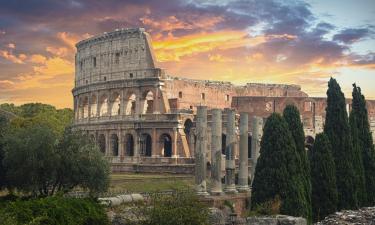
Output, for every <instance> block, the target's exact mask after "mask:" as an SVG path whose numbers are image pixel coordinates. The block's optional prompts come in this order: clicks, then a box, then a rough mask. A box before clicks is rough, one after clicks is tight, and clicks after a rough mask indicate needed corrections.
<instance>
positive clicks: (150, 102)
mask: <svg viewBox="0 0 375 225" xmlns="http://www.w3.org/2000/svg"><path fill="white" fill-rule="evenodd" d="M143 99H144V103H143V107H142V114H146V113H153V112H154V94H153V93H152V91H147V92H145V94H144V96H143Z"/></svg>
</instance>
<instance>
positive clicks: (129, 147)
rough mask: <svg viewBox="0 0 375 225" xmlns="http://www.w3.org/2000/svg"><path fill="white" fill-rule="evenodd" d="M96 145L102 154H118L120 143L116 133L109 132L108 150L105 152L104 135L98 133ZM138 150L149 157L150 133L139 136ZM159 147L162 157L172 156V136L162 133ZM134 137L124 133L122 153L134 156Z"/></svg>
mask: <svg viewBox="0 0 375 225" xmlns="http://www.w3.org/2000/svg"><path fill="white" fill-rule="evenodd" d="M97 144H98V147H99V149H100V151H101V152H102V153H103V154H108V155H111V156H119V153H120V145H119V137H118V136H117V134H111V135H110V137H109V146H108V147H109V148H110V149H109V152H106V147H107V144H106V136H105V135H104V134H100V135H99V136H98V140H97ZM139 144H140V148H139V150H140V152H139V154H140V155H141V156H146V157H151V156H152V137H151V135H150V134H147V133H143V134H142V135H141V136H140V143H139ZM159 147H160V148H161V151H160V152H161V155H162V156H164V157H171V156H172V138H171V136H170V135H169V134H167V133H164V134H162V135H160V137H159ZM134 148H135V138H134V137H133V135H132V134H126V135H125V138H124V155H125V156H130V157H131V156H134V153H135V152H134Z"/></svg>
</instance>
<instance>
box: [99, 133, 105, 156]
mask: <svg viewBox="0 0 375 225" xmlns="http://www.w3.org/2000/svg"><path fill="white" fill-rule="evenodd" d="M98 145H99V149H100V151H101V152H102V153H103V154H105V136H104V134H101V135H99V138H98Z"/></svg>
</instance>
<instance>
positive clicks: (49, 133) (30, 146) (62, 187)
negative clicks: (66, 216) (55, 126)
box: [3, 124, 109, 196]
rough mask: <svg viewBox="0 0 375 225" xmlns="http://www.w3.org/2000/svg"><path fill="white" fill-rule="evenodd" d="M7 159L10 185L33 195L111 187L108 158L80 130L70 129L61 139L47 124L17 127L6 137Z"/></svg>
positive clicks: (92, 190) (6, 164) (95, 191)
mask: <svg viewBox="0 0 375 225" xmlns="http://www.w3.org/2000/svg"><path fill="white" fill-rule="evenodd" d="M3 161H4V164H5V167H6V171H7V174H6V175H7V180H8V181H9V184H10V186H11V187H14V188H17V189H18V190H20V191H23V192H26V193H32V194H33V195H42V196H47V195H53V194H55V193H56V192H59V191H63V192H66V191H70V190H72V189H73V188H75V187H78V186H79V187H82V188H86V189H88V190H89V191H90V192H91V193H97V192H103V191H105V190H106V189H107V188H108V183H109V164H108V162H107V161H106V160H105V158H104V157H103V154H102V153H101V152H100V151H99V149H98V147H97V146H96V145H95V144H94V143H92V141H91V140H90V139H89V138H88V137H86V136H85V135H82V134H81V133H80V132H78V131H76V132H73V131H71V130H70V129H67V131H66V132H65V134H64V135H63V137H62V138H61V140H59V139H58V138H57V137H56V135H55V133H54V132H53V130H52V129H51V128H50V127H48V126H45V125H35V124H30V125H28V126H26V127H21V128H20V127H14V128H13V129H11V131H10V132H8V135H6V138H5V158H4V160H3Z"/></svg>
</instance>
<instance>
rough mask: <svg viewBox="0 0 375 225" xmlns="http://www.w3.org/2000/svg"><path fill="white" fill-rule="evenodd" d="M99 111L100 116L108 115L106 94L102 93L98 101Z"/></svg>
mask: <svg viewBox="0 0 375 225" xmlns="http://www.w3.org/2000/svg"><path fill="white" fill-rule="evenodd" d="M99 104H100V106H99V113H100V116H107V115H108V96H107V95H102V96H101V98H100V102H99Z"/></svg>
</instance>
